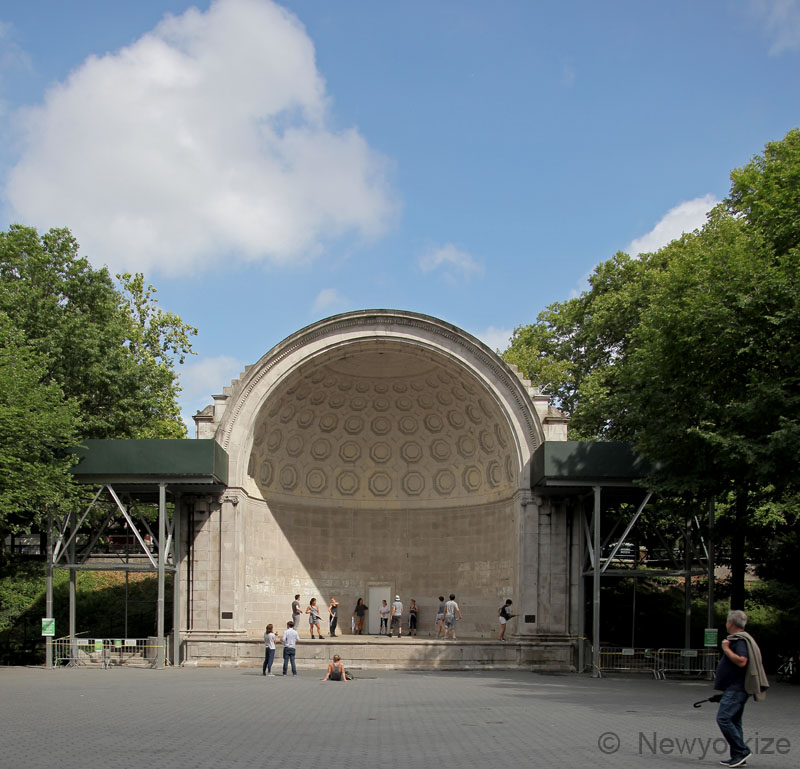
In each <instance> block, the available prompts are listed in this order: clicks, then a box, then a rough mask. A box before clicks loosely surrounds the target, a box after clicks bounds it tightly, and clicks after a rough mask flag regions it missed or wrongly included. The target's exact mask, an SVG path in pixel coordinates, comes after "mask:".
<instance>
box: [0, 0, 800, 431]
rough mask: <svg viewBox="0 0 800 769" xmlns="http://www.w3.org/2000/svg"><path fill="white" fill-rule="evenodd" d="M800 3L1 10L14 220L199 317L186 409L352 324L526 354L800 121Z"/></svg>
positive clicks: (4, 197)
mask: <svg viewBox="0 0 800 769" xmlns="http://www.w3.org/2000/svg"><path fill="white" fill-rule="evenodd" d="M799 83H800V0H724V1H723V0H719V1H717V2H714V1H709V2H696V0H691V1H690V0H687V1H686V2H683V1H680V0H676V1H675V2H669V3H654V2H653V3H651V2H641V0H631V1H630V2H608V3H598V2H596V0H595V1H594V2H588V1H587V2H570V1H569V0H567V1H565V2H561V3H539V2H534V1H533V0H528V1H527V2H526V1H523V0H507V1H506V2H502V1H501V2H492V3H490V2H485V1H484V2H477V1H474V0H436V2H430V0H428V1H427V2H418V1H417V0H405V1H404V2H402V3H390V2H374V0H359V1H358V2H356V1H353V2H348V1H347V0H341V1H340V2H336V1H335V0H290V1H288V2H283V3H280V4H277V3H273V2H270V0H217V2H213V3H209V2H201V3H197V4H195V5H192V4H190V3H187V2H182V1H181V0H139V1H138V2H136V3H109V2H101V1H100V0H74V1H73V2H70V3H64V2H61V1H60V0H27V2H25V3H20V2H18V3H10V2H6V3H4V4H2V5H0V228H2V229H5V228H6V227H7V226H8V225H9V224H10V223H12V222H22V223H24V224H30V225H34V226H36V227H38V228H39V229H40V230H46V229H48V228H49V227H53V226H67V227H69V228H70V229H72V231H73V232H74V233H75V235H76V236H77V237H78V239H79V240H80V242H81V244H82V248H83V252H84V253H85V255H86V256H87V257H88V258H89V259H90V260H91V261H92V262H93V263H94V264H96V265H102V264H107V265H108V266H109V268H110V269H111V270H112V272H119V271H122V270H127V271H140V272H144V273H145V276H146V278H147V279H148V280H149V282H151V283H153V284H154V285H155V286H156V287H157V288H158V292H159V293H158V298H159V301H160V304H161V306H162V307H163V308H164V309H167V310H171V311H174V312H177V313H178V314H179V315H180V316H181V317H182V318H183V319H184V320H185V321H187V322H189V323H192V324H193V325H196V326H197V327H198V329H199V336H198V337H197V340H196V342H195V350H196V352H197V355H196V356H194V357H193V358H192V359H191V360H190V362H189V363H188V364H187V365H185V366H184V367H183V369H182V372H181V377H182V382H183V384H184V388H185V391H184V396H183V407H184V412H185V414H186V415H187V416H188V415H189V414H191V413H193V412H194V411H195V410H197V409H198V408H202V407H203V406H204V405H206V404H207V403H208V402H210V396H211V394H213V393H217V392H220V391H221V389H222V387H223V385H225V384H227V383H228V382H229V381H230V379H231V378H233V377H235V376H236V375H237V374H238V372H239V371H240V370H242V368H243V367H244V366H245V365H246V364H250V363H254V362H255V361H256V360H258V359H259V358H260V357H261V356H262V355H263V354H264V353H265V352H266V351H267V350H269V349H270V348H271V347H272V346H273V345H275V344H277V343H278V342H279V341H281V340H282V339H283V338H284V337H286V336H287V335H289V334H290V333H292V332H293V331H295V330H297V329H299V328H301V327H303V326H305V325H308V324H309V323H312V322H314V321H316V320H319V319H320V318H323V317H326V316H329V315H332V314H335V313H338V312H344V311H347V310H354V309H363V308H378V307H382V308H398V309H405V310H412V311H417V312H423V313H426V314H430V315H434V316H437V317H440V318H443V319H445V320H447V321H449V322H451V323H454V324H456V325H458V326H460V327H462V328H464V329H466V330H467V331H470V332H471V333H473V334H475V335H476V336H478V337H480V338H482V339H483V340H484V341H486V342H487V343H488V344H490V345H491V346H492V347H493V348H501V349H502V348H504V347H505V346H506V342H507V339H508V337H509V336H510V334H511V332H512V330H513V329H514V328H515V327H516V326H519V325H522V324H525V323H530V322H532V321H533V320H534V319H535V318H536V315H537V314H538V313H539V312H540V311H541V310H542V309H543V308H544V307H546V306H547V305H548V304H550V303H552V302H555V301H561V300H564V299H567V298H569V297H570V296H573V295H575V293H576V292H579V291H580V290H581V289H582V288H583V287H584V286H585V281H586V277H587V275H588V274H589V273H590V272H591V270H592V269H593V268H594V266H595V265H596V264H598V263H599V262H601V261H603V260H605V259H608V258H609V257H610V256H611V255H612V254H613V253H614V252H615V251H617V250H626V251H629V252H637V251H646V250H653V249H655V248H658V247H659V246H660V245H663V244H664V243H666V242H668V241H669V240H670V239H672V238H673V237H676V236H677V235H679V234H680V233H681V232H683V231H690V230H692V229H694V228H695V227H698V226H700V225H702V223H703V221H704V215H705V212H706V211H707V210H708V209H709V208H710V207H711V206H713V205H714V203H715V202H716V201H718V200H720V199H721V198H723V197H724V196H725V194H726V193H727V190H728V184H729V180H728V174H729V172H730V170H731V169H732V168H735V167H739V166H741V165H743V164H744V163H746V162H747V161H748V160H749V158H750V157H752V156H753V155H754V154H756V153H758V152H760V151H761V150H762V148H763V146H764V144H765V143H766V142H767V141H771V140H775V139H780V138H782V137H783V136H784V135H785V134H786V132H787V131H789V130H790V129H791V128H793V127H797V126H798V125H800V99H799V98H798V97H799V96H800V93H799V92H798V91H799V89H798V84H799Z"/></svg>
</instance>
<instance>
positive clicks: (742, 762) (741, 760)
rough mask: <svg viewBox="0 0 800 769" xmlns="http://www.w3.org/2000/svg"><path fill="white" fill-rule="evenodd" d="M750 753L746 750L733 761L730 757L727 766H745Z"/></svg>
mask: <svg viewBox="0 0 800 769" xmlns="http://www.w3.org/2000/svg"><path fill="white" fill-rule="evenodd" d="M751 755H752V753H749V752H748V753H745V754H744V755H743V756H742V757H741V758H737V759H736V760H735V761H734V760H733V759H731V762H730V763H729V764H728V766H731V767H734V766H747V759H748V758H750V756H751Z"/></svg>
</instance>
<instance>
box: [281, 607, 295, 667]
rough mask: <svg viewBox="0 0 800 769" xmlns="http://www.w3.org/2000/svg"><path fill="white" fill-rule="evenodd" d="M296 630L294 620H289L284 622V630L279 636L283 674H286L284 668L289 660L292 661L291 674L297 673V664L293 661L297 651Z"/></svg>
mask: <svg viewBox="0 0 800 769" xmlns="http://www.w3.org/2000/svg"><path fill="white" fill-rule="evenodd" d="M298 638H299V636H298V635H297V631H296V630H295V629H294V622H292V621H291V620H289V621H288V622H287V623H286V630H284V631H283V635H282V636H281V643H282V644H283V674H284V675H286V670H287V668H288V666H289V660H291V661H292V675H293V676H296V675H297V666H296V665H295V662H294V655H295V652H296V651H297V648H296V647H297V639H298Z"/></svg>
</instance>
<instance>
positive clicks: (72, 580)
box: [67, 512, 78, 652]
mask: <svg viewBox="0 0 800 769" xmlns="http://www.w3.org/2000/svg"><path fill="white" fill-rule="evenodd" d="M75 523H76V518H75V513H73V512H71V513H70V514H69V528H70V540H69V546H68V547H67V558H68V559H69V564H70V566H72V565H74V563H75V540H76V539H77V537H75V536H72V535H73V534H74V533H75V532H73V531H72V527H73V526H75ZM77 578H78V573H77V572H76V571H75V569H70V570H69V637H70V638H75V633H76V632H77V628H76V614H75V603H76V599H77V585H78V583H77ZM70 651H71V652H74V649H71V650H70Z"/></svg>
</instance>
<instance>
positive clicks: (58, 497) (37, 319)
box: [0, 225, 197, 531]
mask: <svg viewBox="0 0 800 769" xmlns="http://www.w3.org/2000/svg"><path fill="white" fill-rule="evenodd" d="M118 277H119V279H120V287H119V288H117V286H116V285H115V283H114V281H113V280H112V278H111V276H110V275H109V273H108V270H106V269H105V268H102V269H94V268H93V267H92V266H91V265H90V264H89V262H88V261H87V260H86V259H85V258H84V257H82V256H80V254H79V248H78V243H77V241H76V240H75V238H74V237H73V236H72V235H71V233H70V232H69V230H66V229H54V230H50V231H49V232H48V233H46V234H44V235H41V236H40V235H39V233H37V231H36V230H35V229H33V228H30V227H23V226H19V225H15V226H12V227H11V228H10V229H9V230H8V232H4V233H0V351H2V366H0V377H2V380H0V387H1V388H2V389H1V390H0V407H2V412H3V413H2V416H0V419H2V420H3V421H2V427H3V429H2V438H1V440H2V444H0V470H5V471H6V472H3V474H2V477H0V484H2V487H0V531H2V529H3V528H4V527H10V526H11V524H12V521H15V520H21V521H22V522H23V524H22V525H25V524H30V523H31V522H36V521H37V519H38V518H40V517H41V516H42V515H43V514H44V509H45V508H46V507H48V506H50V507H51V508H52V507H54V506H57V505H58V504H59V502H63V501H64V500H65V499H66V498H67V497H68V496H69V493H70V482H69V477H68V475H67V473H66V467H67V465H68V464H69V459H68V457H67V455H66V453H65V449H67V448H69V447H70V446H74V445H76V444H77V443H79V442H80V440H81V439H85V438H157V437H164V438H174V437H182V436H184V435H185V427H184V426H183V424H182V422H181V420H180V416H179V409H178V405H177V395H178V392H179V387H178V383H177V378H176V374H175V371H174V365H175V364H176V362H178V363H180V362H183V360H184V357H185V356H186V355H187V354H188V353H190V352H191V344H190V337H191V336H192V335H194V334H196V333H197V332H196V329H194V328H192V327H191V326H188V325H186V324H184V323H183V322H182V321H181V319H180V318H179V317H178V316H176V315H174V314H172V313H165V312H162V311H161V310H160V309H159V308H158V307H157V304H156V301H155V298H154V293H155V289H153V287H152V286H147V285H145V283H144V278H143V276H142V275H138V274H137V275H133V276H132V275H128V274H126V275H122V276H118Z"/></svg>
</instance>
